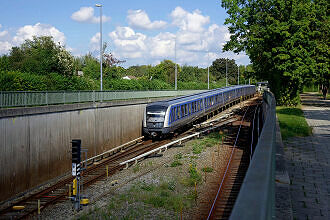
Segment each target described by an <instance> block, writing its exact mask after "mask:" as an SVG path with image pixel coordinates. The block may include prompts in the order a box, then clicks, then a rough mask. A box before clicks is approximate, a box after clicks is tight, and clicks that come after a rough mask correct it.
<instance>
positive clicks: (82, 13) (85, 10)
mask: <svg viewBox="0 0 330 220" xmlns="http://www.w3.org/2000/svg"><path fill="white" fill-rule="evenodd" d="M71 18H72V19H73V20H74V21H78V22H86V23H98V22H100V17H96V16H94V8H93V7H81V8H80V9H79V10H78V11H76V12H74V13H73V14H72V15H71ZM107 21H110V17H108V16H105V15H102V23H103V22H107Z"/></svg>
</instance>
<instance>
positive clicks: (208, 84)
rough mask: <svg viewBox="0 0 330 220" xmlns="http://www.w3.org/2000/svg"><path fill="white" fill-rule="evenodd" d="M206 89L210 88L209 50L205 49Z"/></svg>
mask: <svg viewBox="0 0 330 220" xmlns="http://www.w3.org/2000/svg"><path fill="white" fill-rule="evenodd" d="M207 89H208V90H209V89H210V58H209V50H207Z"/></svg>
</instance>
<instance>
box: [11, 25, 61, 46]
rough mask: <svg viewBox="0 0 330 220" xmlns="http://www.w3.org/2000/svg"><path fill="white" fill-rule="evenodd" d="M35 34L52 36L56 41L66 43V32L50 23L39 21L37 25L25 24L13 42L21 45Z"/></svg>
mask: <svg viewBox="0 0 330 220" xmlns="http://www.w3.org/2000/svg"><path fill="white" fill-rule="evenodd" d="M33 36H37V37H39V36H52V37H53V39H54V41H55V42H60V43H61V44H62V45H64V44H65V36H64V33H62V32H60V31H59V30H58V29H56V28H55V27H53V26H51V25H48V24H41V23H37V24H35V25H33V26H32V25H25V26H24V27H21V28H19V29H18V31H17V33H16V36H15V37H14V38H13V44H15V45H19V44H21V43H23V42H24V41H25V40H26V39H29V40H32V39H33Z"/></svg>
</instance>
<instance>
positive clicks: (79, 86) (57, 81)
mask: <svg viewBox="0 0 330 220" xmlns="http://www.w3.org/2000/svg"><path fill="white" fill-rule="evenodd" d="M96 87H97V84H96V82H95V81H93V80H91V79H89V78H86V77H85V78H84V77H78V76H63V75H59V74H57V73H51V74H48V75H47V76H45V75H37V74H30V73H21V72H14V71H1V72H0V90H1V91H46V90H48V91H54V90H93V89H95V88H96Z"/></svg>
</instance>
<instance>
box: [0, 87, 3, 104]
mask: <svg viewBox="0 0 330 220" xmlns="http://www.w3.org/2000/svg"><path fill="white" fill-rule="evenodd" d="M2 95H3V93H2V91H0V108H2Z"/></svg>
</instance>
